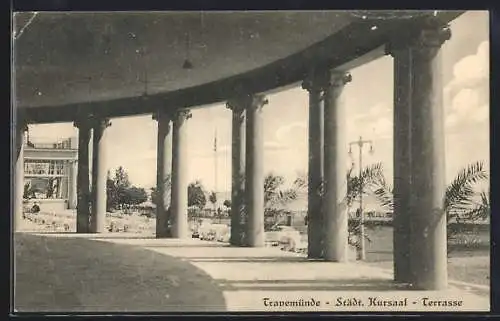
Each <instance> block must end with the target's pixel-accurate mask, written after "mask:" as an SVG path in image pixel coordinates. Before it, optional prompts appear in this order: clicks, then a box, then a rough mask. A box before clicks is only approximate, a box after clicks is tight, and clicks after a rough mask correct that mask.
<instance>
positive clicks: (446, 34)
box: [385, 19, 451, 57]
mask: <svg viewBox="0 0 500 321" xmlns="http://www.w3.org/2000/svg"><path fill="white" fill-rule="evenodd" d="M450 39H451V30H450V27H449V25H443V24H442V23H440V22H439V21H437V20H435V19H428V20H426V22H425V23H424V24H423V25H422V26H421V27H420V28H419V29H418V30H417V31H416V32H414V33H412V34H408V35H407V36H404V37H403V36H401V37H399V38H394V39H392V40H391V41H389V42H388V43H387V44H386V46H385V54H386V55H391V56H393V57H394V56H395V55H396V53H397V52H398V51H402V50H406V49H416V50H419V49H420V50H425V49H431V50H432V49H434V50H436V49H439V48H440V47H441V46H442V45H443V43H445V42H446V41H447V40H450Z"/></svg>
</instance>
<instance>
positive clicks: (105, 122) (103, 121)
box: [89, 117, 111, 129]
mask: <svg viewBox="0 0 500 321" xmlns="http://www.w3.org/2000/svg"><path fill="white" fill-rule="evenodd" d="M89 121H90V125H91V126H92V128H100V129H106V128H108V127H111V121H110V120H109V118H98V117H92V118H90V119H89Z"/></svg>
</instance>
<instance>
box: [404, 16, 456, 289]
mask: <svg viewBox="0 0 500 321" xmlns="http://www.w3.org/2000/svg"><path fill="white" fill-rule="evenodd" d="M450 37H451V31H450V29H449V28H448V27H444V26H442V25H439V24H438V23H437V22H435V21H432V20H430V21H429V22H428V24H427V25H425V26H423V28H422V30H421V31H420V34H419V35H418V37H416V39H415V40H414V41H413V42H412V43H411V44H410V47H411V50H412V67H411V71H413V72H412V73H411V74H412V80H413V84H412V89H413V90H412V102H411V108H412V109H411V117H412V123H411V125H412V127H411V144H410V146H411V158H412V161H411V183H412V187H411V193H412V199H411V206H412V207H413V208H412V211H411V222H410V227H411V234H410V243H411V244H412V247H411V259H410V262H411V267H412V269H413V272H412V279H413V280H412V281H413V282H412V283H413V286H414V288H416V289H424V290H440V289H444V288H446V287H447V285H448V280H447V237H446V234H447V233H446V232H447V231H446V229H447V219H446V213H445V211H444V197H445V191H446V181H445V149H444V148H445V146H444V116H443V113H444V112H443V81H442V69H441V55H440V48H441V45H442V44H443V43H444V42H445V41H446V40H448V39H450Z"/></svg>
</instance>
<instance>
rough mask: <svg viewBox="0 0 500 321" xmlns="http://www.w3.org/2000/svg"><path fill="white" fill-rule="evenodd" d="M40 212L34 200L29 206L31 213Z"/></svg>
mask: <svg viewBox="0 0 500 321" xmlns="http://www.w3.org/2000/svg"><path fill="white" fill-rule="evenodd" d="M39 212H40V206H39V205H38V203H36V202H35V204H33V206H32V207H31V213H34V214H38V213H39Z"/></svg>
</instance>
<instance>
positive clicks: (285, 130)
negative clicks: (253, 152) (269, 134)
mask: <svg viewBox="0 0 500 321" xmlns="http://www.w3.org/2000/svg"><path fill="white" fill-rule="evenodd" d="M306 131H307V125H306V123H305V122H293V123H290V124H286V125H284V126H281V127H279V128H278V129H277V130H276V139H277V140H278V141H281V142H288V141H290V140H291V139H292V140H295V139H296V138H298V139H303V138H304V133H305V132H306ZM305 137H307V136H305Z"/></svg>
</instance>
